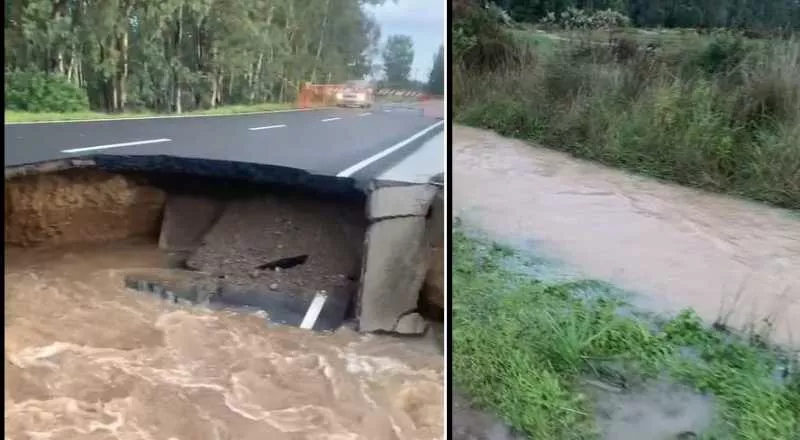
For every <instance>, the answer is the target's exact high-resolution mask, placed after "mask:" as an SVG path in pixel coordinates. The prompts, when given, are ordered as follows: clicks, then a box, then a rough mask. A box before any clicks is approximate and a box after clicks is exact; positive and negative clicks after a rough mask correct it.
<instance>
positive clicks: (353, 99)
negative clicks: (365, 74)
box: [336, 80, 375, 108]
mask: <svg viewBox="0 0 800 440" xmlns="http://www.w3.org/2000/svg"><path fill="white" fill-rule="evenodd" d="M374 101H375V88H374V87H372V84H371V83H370V82H369V81H364V80H355V81H347V82H346V83H345V85H344V89H343V90H342V91H341V92H338V93H337V94H336V105H337V106H339V107H361V108H369V107H372V104H373V102H374Z"/></svg>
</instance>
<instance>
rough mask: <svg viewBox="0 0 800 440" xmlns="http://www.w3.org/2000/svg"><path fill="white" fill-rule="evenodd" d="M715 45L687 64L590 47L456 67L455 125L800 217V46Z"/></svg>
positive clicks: (688, 57) (717, 40)
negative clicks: (481, 67) (515, 64)
mask: <svg viewBox="0 0 800 440" xmlns="http://www.w3.org/2000/svg"><path fill="white" fill-rule="evenodd" d="M711 38H713V39H712V41H709V42H708V44H707V45H705V46H702V47H700V48H699V49H694V48H693V47H684V48H683V51H684V57H683V58H684V59H683V60H680V57H679V56H675V54H674V53H666V52H665V53H663V54H662V53H660V52H659V53H646V52H645V51H641V50H640V51H638V54H637V55H634V56H632V57H630V58H628V57H626V56H620V54H619V53H616V54H615V51H618V50H619V49H617V48H615V47H613V46H610V47H608V46H602V45H590V46H587V45H582V44H580V43H578V44H571V45H561V46H560V48H559V49H557V50H555V52H546V53H541V52H540V55H539V56H538V57H537V60H536V63H525V64H523V65H521V66H520V67H519V68H518V69H505V70H501V71H496V72H494V73H481V72H477V71H470V70H465V69H463V68H460V67H458V66H456V67H455V68H454V70H453V74H454V79H457V81H455V83H454V90H453V104H454V113H455V118H456V120H457V121H461V122H465V123H467V124H470V125H475V126H479V127H485V128H489V129H492V130H496V131H498V132H500V133H501V134H504V135H511V136H516V137H521V138H525V139H530V140H535V141H540V142H543V143H544V144H545V145H547V146H549V147H552V148H556V149H560V150H563V151H567V152H569V153H572V154H575V155H577V156H580V157H584V158H588V159H593V160H597V161H600V162H603V163H606V164H608V165H612V166H619V167H621V168H625V169H629V170H632V171H636V172H640V173H645V174H649V175H652V176H655V177H659V178H663V179H668V180H672V181H675V182H678V183H682V184H687V185H691V186H696V187H701V188H706V189H710V190H714V191H720V192H727V193H732V194H737V195H743V196H747V197H750V198H753V199H756V200H761V201H767V202H770V203H773V204H776V205H779V206H783V207H787V208H793V209H800V76H798V75H797V74H796V72H797V71H800V42H797V41H789V42H775V43H774V44H773V47H771V48H770V49H769V50H766V51H764V52H756V51H753V50H752V49H751V48H750V47H749V46H747V45H746V44H744V45H742V44H740V43H737V42H736V40H735V39H729V37H727V36H716V37H711ZM615 55H616V56H615ZM698 60H701V61H702V62H698ZM712 72H716V73H712Z"/></svg>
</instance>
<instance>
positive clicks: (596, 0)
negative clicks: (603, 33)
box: [498, 0, 800, 32]
mask: <svg viewBox="0 0 800 440" xmlns="http://www.w3.org/2000/svg"><path fill="white" fill-rule="evenodd" d="M498 3H499V4H501V5H502V6H503V7H504V8H506V9H508V10H509V11H510V13H511V17H512V18H513V19H514V20H516V21H518V22H528V23H537V22H539V21H541V20H542V19H546V18H547V17H548V15H549V14H552V21H556V20H559V19H560V17H561V14H562V13H566V14H567V15H573V14H572V13H571V12H570V10H572V11H574V10H579V9H582V10H585V12H586V14H584V15H591V14H593V13H594V12H595V11H612V12H615V13H618V14H621V15H624V16H626V17H628V18H629V20H630V21H631V22H632V23H633V24H634V25H636V26H639V27H667V28H675V27H678V28H704V29H711V28H735V29H749V30H751V31H759V32H763V31H768V32H769V31H777V32H781V31H783V30H794V31H797V30H800V7H798V5H797V2H796V1H794V0H715V1H708V0H670V1H667V0H505V1H502V2H498ZM579 21H580V20H579Z"/></svg>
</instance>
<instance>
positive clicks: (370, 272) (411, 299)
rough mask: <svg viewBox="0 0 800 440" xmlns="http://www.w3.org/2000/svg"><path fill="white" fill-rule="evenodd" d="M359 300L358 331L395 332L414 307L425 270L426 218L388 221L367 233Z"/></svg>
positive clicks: (426, 253)
mask: <svg viewBox="0 0 800 440" xmlns="http://www.w3.org/2000/svg"><path fill="white" fill-rule="evenodd" d="M366 247H367V249H366V258H365V259H364V267H363V268H362V270H363V272H362V283H361V288H360V290H359V297H358V312H359V314H358V319H359V330H360V331H365V332H372V331H381V330H382V331H394V329H395V326H396V325H397V322H398V319H400V317H401V316H403V315H405V314H407V313H408V312H410V311H412V310H415V309H416V308H417V302H418V299H419V292H420V289H421V288H422V282H423V280H424V279H425V273H426V271H427V268H428V258H429V248H428V243H427V240H426V219H425V217H399V218H390V219H385V220H381V221H378V222H376V223H373V224H372V225H371V226H370V227H369V230H368V232H367V239H366Z"/></svg>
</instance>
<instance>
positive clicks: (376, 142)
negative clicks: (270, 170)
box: [5, 106, 444, 177]
mask: <svg viewBox="0 0 800 440" xmlns="http://www.w3.org/2000/svg"><path fill="white" fill-rule="evenodd" d="M443 125H444V123H443V122H442V121H441V120H440V119H436V118H433V117H430V116H425V115H424V114H423V113H422V112H421V111H420V110H419V109H418V108H413V106H412V107H403V106H376V107H374V108H372V109H367V110H363V109H347V108H326V109H318V110H306V111H286V112H273V113H259V114H246V115H230V116H190V117H165V118H142V119H127V120H124V119H121V120H106V121H85V122H51V123H30V124H6V125H5V163H6V167H9V166H18V165H26V164H32V163H37V162H43V161H49V160H57V159H67V158H78V157H87V156H91V155H94V154H112V155H124V156H134V155H169V156H176V157H186V158H196V159H212V160H226V161H237V162H251V163H261V164H270V165H279V166H286V167H292V168H298V169H302V170H306V171H309V172H312V173H315V174H322V175H331V176H334V175H336V176H341V177H350V176H352V175H354V174H355V173H358V172H361V171H362V170H364V171H366V170H370V172H371V173H377V172H379V171H380V170H382V169H384V168H385V167H386V166H389V165H390V163H389V162H396V161H398V160H400V159H402V158H403V157H405V156H406V155H408V154H410V153H412V152H413V151H414V150H415V148H416V147H417V146H418V144H421V143H422V142H424V141H425V140H426V139H428V138H430V136H431V135H432V134H435V133H438V132H440V131H441V130H442V128H443ZM426 130H427V131H426ZM383 162H386V164H385V166H381V164H382V163H383Z"/></svg>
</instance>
